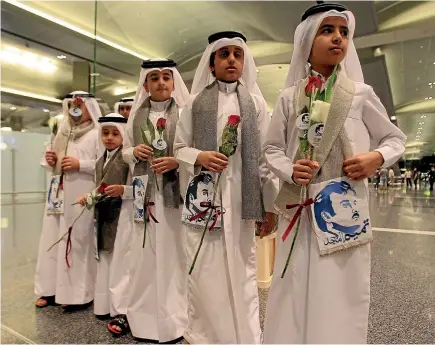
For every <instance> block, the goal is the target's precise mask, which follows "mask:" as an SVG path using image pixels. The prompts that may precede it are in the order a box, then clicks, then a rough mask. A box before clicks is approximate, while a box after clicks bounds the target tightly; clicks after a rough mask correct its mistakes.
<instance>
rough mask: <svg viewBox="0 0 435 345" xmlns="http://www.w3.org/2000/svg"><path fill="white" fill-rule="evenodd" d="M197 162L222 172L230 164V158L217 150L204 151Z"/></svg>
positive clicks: (214, 170) (213, 170)
mask: <svg viewBox="0 0 435 345" xmlns="http://www.w3.org/2000/svg"><path fill="white" fill-rule="evenodd" d="M196 164H197V165H202V166H203V167H204V168H206V169H207V170H210V171H211V172H218V173H219V172H222V171H224V170H225V168H226V167H227V166H228V158H227V157H226V156H225V155H223V154H222V153H219V152H215V151H203V152H201V153H200V154H199V155H198V157H197V158H196Z"/></svg>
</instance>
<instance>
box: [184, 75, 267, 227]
mask: <svg viewBox="0 0 435 345" xmlns="http://www.w3.org/2000/svg"><path fill="white" fill-rule="evenodd" d="M236 92H237V98H238V101H239V107H240V118H241V131H242V132H241V133H242V142H241V143H239V147H240V148H241V156H242V167H241V168H242V195H241V196H242V219H244V220H256V221H261V220H263V219H264V207H263V202H262V195H261V184H260V173H259V167H258V161H259V157H260V139H259V134H258V128H257V116H258V115H257V110H256V109H255V104H254V101H253V99H252V97H251V95H250V94H249V92H248V90H246V88H245V87H244V86H243V85H241V84H240V83H239V84H238V86H237V90H236ZM218 99H219V86H218V83H217V82H214V83H213V84H210V85H209V86H207V87H206V88H204V90H202V91H201V93H199V94H198V96H197V97H196V98H195V100H194V102H193V104H192V126H193V142H194V145H195V148H197V149H199V150H202V151H217V150H218V143H217V136H218V134H217V121H216V119H217V113H218Z"/></svg>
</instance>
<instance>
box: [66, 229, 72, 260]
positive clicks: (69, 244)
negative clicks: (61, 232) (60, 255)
mask: <svg viewBox="0 0 435 345" xmlns="http://www.w3.org/2000/svg"><path fill="white" fill-rule="evenodd" d="M72 229H73V228H72V226H70V227H69V228H68V239H67V240H66V248H65V261H66V265H67V266H68V268H71V266H70V264H69V260H68V255H69V254H70V253H71V248H72V241H71V233H72Z"/></svg>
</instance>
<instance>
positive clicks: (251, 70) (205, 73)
mask: <svg viewBox="0 0 435 345" xmlns="http://www.w3.org/2000/svg"><path fill="white" fill-rule="evenodd" d="M226 46H237V47H240V48H242V49H243V51H244V56H245V59H244V66H243V73H242V77H241V78H240V82H241V83H242V84H243V85H244V86H245V87H246V88H247V89H248V91H249V92H250V93H255V94H257V95H259V96H261V97H263V95H262V93H261V91H260V88H259V87H258V85H257V67H256V66H255V62H254V58H253V56H252V54H251V52H250V50H249V48H248V46H247V45H246V43H245V41H244V40H243V39H242V38H240V37H235V38H221V39H218V40H217V41H214V42H212V43H210V44H209V45H208V46H207V48H206V49H205V51H204V53H203V54H202V57H201V61H200V62H199V65H198V67H197V69H196V72H195V77H194V78H193V84H192V89H191V90H190V92H191V94H192V95H194V94H198V93H200V92H201V91H202V90H203V89H204V88H205V87H207V86H208V85H210V84H212V83H213V82H214V81H215V80H216V78H215V77H214V76H213V74H212V73H211V70H210V56H211V54H213V53H214V52H215V51H217V50H219V49H221V48H223V47H226Z"/></svg>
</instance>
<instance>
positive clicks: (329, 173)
mask: <svg viewBox="0 0 435 345" xmlns="http://www.w3.org/2000/svg"><path fill="white" fill-rule="evenodd" d="M306 83H307V80H301V81H300V82H299V83H298V84H297V85H296V88H295V92H294V96H293V97H294V98H293V112H294V114H296V116H297V115H299V113H300V112H301V109H303V108H304V106H305V105H306V104H307V102H308V101H307V97H306V96H305V92H304V89H305V85H306ZM354 94H355V84H354V83H353V82H352V81H351V80H350V79H348V78H347V77H346V75H345V74H344V73H340V74H339V75H338V78H337V81H336V83H335V86H334V91H333V94H332V98H331V108H330V110H329V115H328V119H327V121H326V124H325V129H324V132H323V137H322V141H321V142H320V145H319V147H317V148H316V149H315V156H316V160H317V162H318V163H319V165H320V168H319V169H318V170H317V171H316V172H315V173H314V176H313V178H312V180H311V181H312V182H311V183H319V182H323V181H328V180H331V179H334V178H337V177H342V176H344V172H343V162H344V160H345V159H347V158H350V157H351V156H352V148H351V145H350V142H349V138H348V136H347V133H346V131H345V128H344V122H345V121H346V118H347V115H348V113H349V110H350V107H351V105H352V99H353V96H354ZM298 144H299V143H288V145H298ZM302 158H304V157H303V154H302V152H300V151H299V152H298V153H297V154H296V157H294V158H293V161H294V162H295V161H296V160H298V159H302ZM300 195H301V187H300V186H298V185H295V184H289V183H286V182H284V183H283V185H282V187H281V190H280V192H279V194H278V197H277V199H276V201H275V208H276V210H277V211H279V212H280V213H281V214H282V215H283V216H284V217H286V218H288V219H291V218H292V217H293V215H294V213H295V212H296V209H292V210H287V209H286V205H287V204H297V203H299V201H300Z"/></svg>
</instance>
